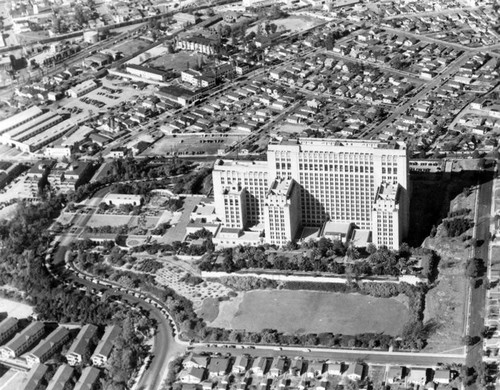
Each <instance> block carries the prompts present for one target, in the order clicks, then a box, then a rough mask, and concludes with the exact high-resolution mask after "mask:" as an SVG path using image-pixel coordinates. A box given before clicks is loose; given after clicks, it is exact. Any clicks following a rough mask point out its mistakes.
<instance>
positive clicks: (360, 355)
mask: <svg viewBox="0 0 500 390" xmlns="http://www.w3.org/2000/svg"><path fill="white" fill-rule="evenodd" d="M193 351H195V352H203V351H205V352H212V353H221V354H222V355H224V354H226V353H230V354H231V355H233V356H237V355H241V354H249V355H250V356H268V357H277V356H288V357H289V358H294V357H296V356H302V357H303V358H305V359H309V360H315V359H316V360H321V359H325V360H327V359H331V360H334V361H342V362H349V361H351V362H352V361H356V360H357V359H361V360H363V361H365V362H367V363H377V364H397V365H406V366H424V367H435V366H437V365H438V364H439V363H450V364H451V363H464V361H465V356H463V355H439V354H423V353H398V352H382V351H352V350H326V351H322V350H321V349H320V348H311V349H309V348H289V347H283V348H282V349H281V350H277V349H276V348H262V347H261V348H259V347H258V346H257V347H256V348H255V349H248V348H246V349H234V348H219V347H206V346H204V345H199V346H198V345H197V346H195V347H194V348H193ZM307 351H311V352H307Z"/></svg>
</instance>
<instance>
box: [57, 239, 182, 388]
mask: <svg viewBox="0 0 500 390" xmlns="http://www.w3.org/2000/svg"><path fill="white" fill-rule="evenodd" d="M67 250H68V247H67V246H60V247H59V248H58V250H57V251H56V252H55V254H54V257H53V265H54V266H56V267H58V268H62V267H64V264H65V255H66V252H67ZM72 271H73V272H69V275H64V281H65V282H66V281H68V282H69V281H73V282H75V283H77V284H79V285H82V286H83V287H85V288H86V289H87V290H90V291H91V290H92V289H94V288H95V289H98V290H101V291H102V290H110V291H111V292H112V293H113V295H118V296H121V297H123V300H124V301H127V302H129V303H131V304H133V305H138V306H141V307H142V308H143V309H145V310H147V311H149V312H150V314H151V318H154V319H155V320H156V321H157V323H158V328H157V332H156V335H155V337H154V345H153V348H152V350H151V356H152V360H151V364H150V365H149V367H148V369H147V370H146V371H145V372H144V373H143V375H142V377H141V378H140V380H139V383H138V384H137V385H136V387H135V389H137V390H156V389H159V388H160V386H161V384H162V382H163V378H164V376H165V374H166V372H167V368H168V363H169V362H170V360H171V359H173V358H175V357H176V356H178V355H179V354H180V353H182V352H184V351H185V348H186V347H185V346H183V345H181V344H180V343H179V342H178V341H177V340H176V339H175V337H174V330H173V329H172V326H171V324H170V321H169V319H167V318H166V317H165V315H164V314H163V313H162V311H161V310H160V309H158V308H157V307H156V306H155V305H154V304H152V303H149V302H147V301H145V300H144V299H142V298H139V297H136V296H134V295H133V294H134V292H133V291H132V290H126V289H124V288H122V289H119V288H118V287H116V286H112V285H110V283H108V282H107V281H106V282H103V281H101V280H99V279H97V278H95V277H92V280H88V279H85V278H84V276H85V275H82V274H81V273H80V272H79V271H77V270H76V269H74V268H73V269H72ZM82 276H83V277H82ZM96 282H97V283H96ZM124 290H125V291H124ZM156 301H157V303H160V304H162V303H161V302H160V301H159V300H156Z"/></svg>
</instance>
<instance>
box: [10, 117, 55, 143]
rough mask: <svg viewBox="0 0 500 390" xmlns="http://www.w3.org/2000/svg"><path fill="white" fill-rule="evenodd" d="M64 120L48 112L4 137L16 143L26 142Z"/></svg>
mask: <svg viewBox="0 0 500 390" xmlns="http://www.w3.org/2000/svg"><path fill="white" fill-rule="evenodd" d="M63 120H64V118H63V117H62V116H61V115H59V114H56V113H55V112H52V111H48V112H46V113H44V114H42V115H40V116H38V117H36V118H34V119H33V120H31V121H29V122H26V123H25V124H24V125H22V126H19V127H18V128H16V129H13V130H10V131H9V132H7V133H6V134H5V135H4V137H5V138H6V139H10V140H12V141H15V142H24V141H26V140H27V139H29V138H31V137H34V136H35V135H37V134H40V133H43V132H44V131H45V130H47V129H50V128H51V127H52V126H55V125H57V124H58V123H60V122H62V121H63Z"/></svg>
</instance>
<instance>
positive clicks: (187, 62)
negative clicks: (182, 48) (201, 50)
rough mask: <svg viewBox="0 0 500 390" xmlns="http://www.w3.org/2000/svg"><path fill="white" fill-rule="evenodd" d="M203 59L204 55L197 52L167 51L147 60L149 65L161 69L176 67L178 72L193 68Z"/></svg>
mask: <svg viewBox="0 0 500 390" xmlns="http://www.w3.org/2000/svg"><path fill="white" fill-rule="evenodd" d="M200 61H203V56H201V55H199V54H196V53H195V52H178V53H166V54H163V55H162V56H160V57H157V58H152V59H150V60H149V61H147V62H146V64H147V65H148V66H152V67H153V68H160V69H174V70H176V71H178V72H180V71H183V70H186V69H189V68H193V67H194V66H196V65H198V63H199V62H200Z"/></svg>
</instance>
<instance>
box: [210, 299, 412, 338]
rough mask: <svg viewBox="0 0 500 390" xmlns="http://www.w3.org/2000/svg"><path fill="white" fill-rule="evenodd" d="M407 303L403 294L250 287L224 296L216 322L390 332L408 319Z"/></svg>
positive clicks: (290, 328) (306, 330)
mask: <svg viewBox="0 0 500 390" xmlns="http://www.w3.org/2000/svg"><path fill="white" fill-rule="evenodd" d="M408 315H409V313H408V308H407V307H406V305H405V304H404V303H403V302H401V299H392V298H391V299H385V298H374V297H370V296H365V295H359V294H339V293H326V292H318V291H286V290H281V291H267V290H260V291H251V292H247V293H240V294H239V295H238V297H237V298H235V299H232V300H231V301H227V302H222V303H221V304H220V307H219V315H218V316H217V319H216V320H215V321H213V322H211V323H210V324H209V325H210V326H214V327H222V328H231V329H246V330H248V331H253V332H258V331H261V330H262V329H265V328H272V329H278V330H279V331H282V332H286V333H292V334H301V333H311V332H315V333H319V332H333V333H342V334H358V333H367V332H370V333H372V332H373V333H385V334H389V335H398V334H399V333H400V331H401V329H402V328H403V326H404V324H405V323H406V322H407V320H408Z"/></svg>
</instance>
